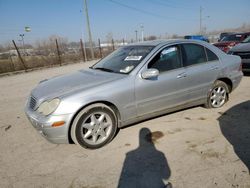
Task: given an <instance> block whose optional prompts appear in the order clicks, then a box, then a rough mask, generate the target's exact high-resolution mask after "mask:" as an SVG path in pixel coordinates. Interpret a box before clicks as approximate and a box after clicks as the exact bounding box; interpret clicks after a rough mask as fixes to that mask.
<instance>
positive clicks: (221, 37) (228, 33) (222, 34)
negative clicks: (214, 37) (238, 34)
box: [218, 32, 234, 42]
mask: <svg viewBox="0 0 250 188" xmlns="http://www.w3.org/2000/svg"><path fill="white" fill-rule="evenodd" d="M232 34H234V32H224V33H221V34H220V37H219V39H218V42H220V41H221V40H222V39H223V38H224V37H226V36H228V35H232Z"/></svg>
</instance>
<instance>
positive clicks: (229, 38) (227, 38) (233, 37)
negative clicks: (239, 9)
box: [221, 34, 242, 42]
mask: <svg viewBox="0 0 250 188" xmlns="http://www.w3.org/2000/svg"><path fill="white" fill-rule="evenodd" d="M241 37H242V35H240V34H239V35H228V36H225V37H223V39H222V40H221V41H224V42H226V41H240V40H241Z"/></svg>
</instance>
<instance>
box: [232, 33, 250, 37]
mask: <svg viewBox="0 0 250 188" xmlns="http://www.w3.org/2000/svg"><path fill="white" fill-rule="evenodd" d="M231 35H250V32H241V33H232V34H230V35H228V36H231Z"/></svg>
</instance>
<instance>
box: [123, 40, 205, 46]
mask: <svg viewBox="0 0 250 188" xmlns="http://www.w3.org/2000/svg"><path fill="white" fill-rule="evenodd" d="M185 42H192V43H199V44H204V42H203V41H199V40H192V39H168V40H167V39H165V40H152V41H145V42H137V43H133V44H129V45H127V46H154V47H156V46H163V45H168V44H173V43H185Z"/></svg>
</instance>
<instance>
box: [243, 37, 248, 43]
mask: <svg viewBox="0 0 250 188" xmlns="http://www.w3.org/2000/svg"><path fill="white" fill-rule="evenodd" d="M242 43H250V36H249V37H247V38H246V39H245V40H243V41H242Z"/></svg>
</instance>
